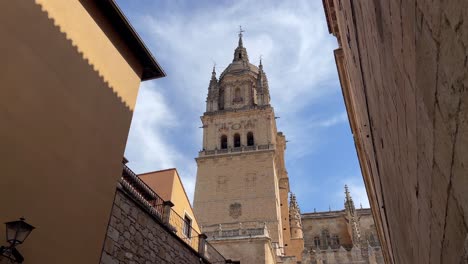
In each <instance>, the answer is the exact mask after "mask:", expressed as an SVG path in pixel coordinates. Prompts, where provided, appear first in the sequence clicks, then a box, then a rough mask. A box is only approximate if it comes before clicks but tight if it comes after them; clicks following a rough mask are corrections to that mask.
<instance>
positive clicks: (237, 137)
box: [234, 133, 241, 148]
mask: <svg viewBox="0 0 468 264" xmlns="http://www.w3.org/2000/svg"><path fill="white" fill-rule="evenodd" d="M240 146H241V140H240V135H239V134H237V133H236V134H234V147H235V148H238V147H240Z"/></svg>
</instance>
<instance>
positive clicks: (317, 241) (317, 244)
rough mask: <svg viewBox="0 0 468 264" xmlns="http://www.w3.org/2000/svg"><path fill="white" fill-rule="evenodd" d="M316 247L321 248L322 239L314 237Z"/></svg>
mask: <svg viewBox="0 0 468 264" xmlns="http://www.w3.org/2000/svg"><path fill="white" fill-rule="evenodd" d="M314 245H315V247H320V237H318V236H316V237H314Z"/></svg>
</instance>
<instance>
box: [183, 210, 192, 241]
mask: <svg viewBox="0 0 468 264" xmlns="http://www.w3.org/2000/svg"><path fill="white" fill-rule="evenodd" d="M183 232H184V235H185V236H186V237H187V238H190V237H191V235H192V219H191V218H190V217H188V215H185V217H184V230H183Z"/></svg>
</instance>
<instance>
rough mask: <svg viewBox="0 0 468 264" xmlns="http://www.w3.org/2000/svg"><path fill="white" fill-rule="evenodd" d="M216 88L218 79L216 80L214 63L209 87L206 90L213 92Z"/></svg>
mask: <svg viewBox="0 0 468 264" xmlns="http://www.w3.org/2000/svg"><path fill="white" fill-rule="evenodd" d="M217 86H218V79H216V63H215V64H214V65H213V71H212V72H211V80H210V86H208V90H213V89H215V88H217Z"/></svg>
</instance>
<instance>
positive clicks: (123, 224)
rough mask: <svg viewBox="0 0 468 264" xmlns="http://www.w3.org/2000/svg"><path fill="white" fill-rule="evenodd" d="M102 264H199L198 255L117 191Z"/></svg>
mask: <svg viewBox="0 0 468 264" xmlns="http://www.w3.org/2000/svg"><path fill="white" fill-rule="evenodd" d="M100 263H101V264H123V263H125V264H127V263H134V264H150V263H162V264H166V263H167V264H200V263H206V262H202V260H201V258H200V256H199V255H198V253H197V252H196V251H195V250H193V249H192V248H191V247H189V246H188V245H187V244H186V243H185V242H184V241H182V240H181V239H179V238H178V237H177V236H176V235H174V234H173V233H171V232H170V231H169V230H168V229H167V227H165V226H164V225H163V223H161V222H160V221H159V219H156V218H155V217H153V216H152V215H151V214H149V213H148V212H147V211H146V210H145V209H143V207H142V206H140V205H139V204H138V203H137V202H136V201H135V200H134V199H133V198H131V196H130V195H128V194H127V193H126V192H125V191H124V190H122V189H117V191H116V194H115V200H114V205H113V207H112V215H111V217H110V222H109V226H108V230H107V235H106V239H105V242H104V248H103V251H102V257H101V262H100Z"/></svg>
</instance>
